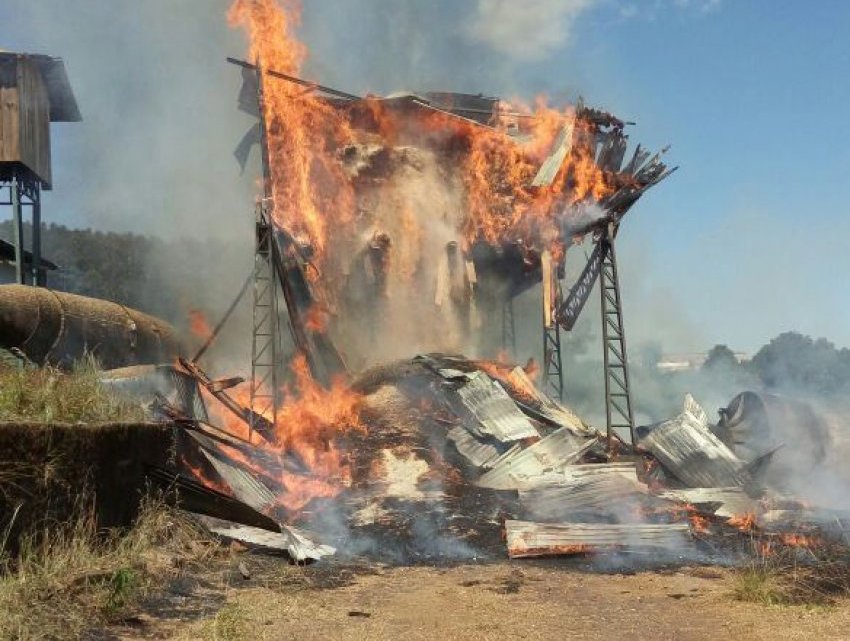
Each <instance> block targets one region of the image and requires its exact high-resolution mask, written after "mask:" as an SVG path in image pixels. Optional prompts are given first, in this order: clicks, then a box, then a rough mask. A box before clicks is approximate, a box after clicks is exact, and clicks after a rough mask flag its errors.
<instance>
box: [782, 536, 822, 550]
mask: <svg viewBox="0 0 850 641" xmlns="http://www.w3.org/2000/svg"><path fill="white" fill-rule="evenodd" d="M779 540H780V541H781V542H782V544H783V545H787V546H788V547H795V548H813V547H817V546H818V545H820V542H821V541H820V539H819V538H818V537H816V536H807V535H805V534H793V533H782V534H780V535H779Z"/></svg>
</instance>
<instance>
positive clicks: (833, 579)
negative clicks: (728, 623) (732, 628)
mask: <svg viewBox="0 0 850 641" xmlns="http://www.w3.org/2000/svg"><path fill="white" fill-rule="evenodd" d="M733 594H734V596H735V598H737V599H739V600H741V601H748V602H750V603H761V604H763V605H804V606H827V605H831V604H833V603H834V602H835V601H836V599H838V598H840V597H846V596H847V595H850V549H848V547H847V546H846V544H844V543H843V542H838V541H836V542H831V543H830V542H822V543H821V544H820V545H818V546H817V547H816V548H814V549H808V548H805V549H803V548H795V547H786V548H778V549H775V550H773V551H771V553H770V554H761V553H759V554H757V555H756V557H755V559H754V560H753V561H752V562H751V563H750V565H748V566H747V567H745V568H742V569H741V570H739V571H738V573H737V578H736V582H735V586H734V588H733Z"/></svg>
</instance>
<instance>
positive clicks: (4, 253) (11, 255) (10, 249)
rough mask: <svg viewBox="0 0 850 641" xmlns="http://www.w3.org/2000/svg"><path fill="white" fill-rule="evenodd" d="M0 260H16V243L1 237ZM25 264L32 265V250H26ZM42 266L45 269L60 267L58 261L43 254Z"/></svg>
mask: <svg viewBox="0 0 850 641" xmlns="http://www.w3.org/2000/svg"><path fill="white" fill-rule="evenodd" d="M0 260H4V261H9V262H11V261H14V260H15V245H14V244H13V243H10V242H7V241H5V240H3V239H2V238H0ZM24 265H32V252H29V251H27V250H26V249H25V250H24ZM41 267H42V268H43V269H50V270H53V269H59V266H58V265H57V264H56V263H53V262H51V261H49V260H47V259H46V258H44V257H43V256H42V258H41Z"/></svg>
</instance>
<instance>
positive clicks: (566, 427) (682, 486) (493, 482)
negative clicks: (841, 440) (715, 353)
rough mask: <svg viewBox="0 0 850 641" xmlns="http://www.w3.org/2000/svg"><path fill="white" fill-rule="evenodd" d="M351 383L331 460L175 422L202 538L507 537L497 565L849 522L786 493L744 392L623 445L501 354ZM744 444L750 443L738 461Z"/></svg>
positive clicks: (310, 554)
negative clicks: (713, 417)
mask: <svg viewBox="0 0 850 641" xmlns="http://www.w3.org/2000/svg"><path fill="white" fill-rule="evenodd" d="M349 392H350V393H354V394H356V395H357V397H358V399H359V400H358V401H357V415H358V417H357V419H356V420H357V421H359V422H360V425H359V426H358V427H357V429H350V430H339V431H335V432H331V431H328V432H327V433H326V437H327V441H326V442H325V443H324V445H323V447H324V448H325V449H324V454H328V453H332V454H333V456H332V459H333V461H334V462H335V465H336V467H333V469H332V466H330V465H328V464H327V463H326V462H325V463H323V462H322V456H323V453H322V452H317V453H312V454H311V453H310V452H311V451H310V450H303V449H301V450H299V449H297V448H294V447H289V448H287V444H284V443H282V444H279V447H278V448H277V449H275V448H271V449H270V448H269V447H268V446H267V445H264V444H258V443H257V438H256V435H255V437H254V443H250V442H248V441H247V440H244V439H242V438H239V437H237V436H236V435H233V434H225V433H223V432H221V431H220V430H219V429H217V428H213V427H212V426H211V425H209V424H208V423H205V422H202V421H197V420H195V421H186V422H184V426H185V427H187V428H188V429H186V430H185V432H184V435H183V436H184V437H183V438H182V439H181V440H180V442H181V451H180V453H179V454H180V456H179V458H180V461H181V464H180V469H179V473H178V474H177V475H176V476H175V475H164V474H162V471H161V472H160V474H161V477H162V478H163V479H165V478H166V477H167V478H168V481H169V483H171V484H174V483H175V482H176V483H177V484H178V485H179V487H180V488H181V496H183V499H182V500H183V503H184V507H185V508H186V509H189V510H191V511H194V512H197V513H201V514H204V515H205V516H199V518H200V519H201V520H203V521H204V522H205V523H206V524H207V526H208V527H209V528H210V530H211V531H213V532H214V533H216V534H218V535H221V536H223V537H225V538H227V539H235V540H239V541H241V542H243V543H244V544H247V545H249V546H254V547H259V548H263V549H266V550H282V551H284V552H286V553H288V554H289V555H290V557H291V558H293V559H294V560H296V561H305V560H317V559H319V558H321V557H323V556H327V555H329V554H334V553H337V554H338V555H339V556H341V557H346V558H347V557H351V556H366V557H370V558H374V559H379V560H381V561H384V562H397V563H416V562H435V561H446V560H452V559H465V558H476V557H477V558H481V557H489V558H498V557H500V556H502V555H504V549H505V541H506V543H507V552H508V555H509V556H510V557H511V558H524V557H541V556H553V555H576V554H581V555H586V554H593V555H595V557H596V558H606V557H607V558H616V556H617V555H619V554H620V553H621V552H624V551H625V552H628V553H629V554H630V558H636V556H637V558H641V559H644V561H643V562H645V563H646V562H651V561H661V562H665V563H675V562H693V561H699V560H705V561H708V560H712V561H724V562H735V561H740V560H742V559H744V558H746V557H747V555H749V554H753V553H758V554H763V553H765V551H767V550H776V549H779V548H793V549H794V550H795V553H798V554H800V555H802V557H805V556H806V555H811V554H813V549H816V548H817V546H819V545H827V544H828V543H830V542H833V541H841V540H843V536H844V532H845V527H846V526H847V524H848V522H850V515H845V514H841V513H837V512H830V511H828V510H817V509H815V508H812V507H810V506H806V505H804V504H803V503H802V502H800V501H797V500H794V499H793V498H790V497H789V496H787V495H786V494H783V491H784V490H783V488H782V487H781V486H780V485H779V484H778V483H776V482H775V480H774V477H775V474H774V473H775V472H776V470H777V469H779V470H780V471H781V466H780V467H779V468H777V465H778V464H779V463H781V461H778V460H777V449H776V447H775V446H774V445H773V444H772V443H771V442H770V435H769V433H765V432H764V429H765V428H764V421H765V420H766V419H765V416H764V415H763V413H759V410H758V408H755V406H756V405H757V403H756V402H755V401H754V400H753V398H752V397H746V398H745V397H742V398H744V401H742V400H741V398H739V399H736V400H735V402H734V403H733V404H732V406H731V407H730V410H729V412H727V413H726V415H725V416H726V418H725V419H724V420H723V421H721V423H720V424H718V425H711V424H710V422H709V419H708V416H707V414H706V412H705V411H704V410H703V409H702V408H701V407H700V406H699V405H698V404H697V403H696V401H694V400H693V398H691V397H690V396H688V397H687V398H686V401H685V406H684V409H683V412H682V413H681V414H680V415H679V416H676V417H674V418H672V419H670V420H668V421H665V422H662V423H659V424H657V425H654V426H648V427H644V428H640V429H639V430H638V436H639V439H638V442H637V444H636V445H635V446H631V445H630V444H628V443H626V442H624V441H622V440H620V439H617V438H616V437H615V438H614V440H613V441H612V442H610V443H609V442H607V440H606V438H605V437H604V436H603V435H602V434H600V433H599V432H598V431H596V430H595V429H594V428H592V427H591V426H589V425H587V424H586V423H584V422H583V421H582V420H581V419H580V418H579V417H578V416H577V415H576V414H575V413H574V412H572V411H571V410H569V408H567V407H564V406H563V405H561V404H559V403H557V402H555V401H554V400H552V399H551V398H549V397H547V396H545V395H543V394H541V393H540V392H539V391H538V390H537V389H536V387H535V385H534V384H533V382H532V380H531V378H530V377H529V375H528V373H527V372H526V371H525V370H524V369H522V368H521V367H514V366H510V365H506V364H502V363H495V362H489V361H473V360H470V359H468V358H465V357H462V356H450V355H444V354H428V355H421V356H417V357H416V358H414V359H412V360H407V361H399V362H396V363H393V364H391V365H385V366H381V367H377V368H373V369H372V370H369V371H368V372H366V373H365V374H363V375H361V376H360V377H359V378H358V379H357V380H356V381H355V382H354V383H353V384H352V385H351V387H350V389H349ZM747 399H748V400H747ZM746 404H748V405H749V406H750V407H749V409H747V408H746V407H744V405H746ZM754 408H755V409H754ZM754 426H760V427H758V429H756V428H755V427H754ZM760 430H761V431H760ZM745 435H750V436H751V438H746V439H745V438H743V437H744V436H745ZM756 437H758V438H761V439H763V442H762V445H763V448H764V450H763V451H762V452H761V453H759V454H756V455H754V456H749V457H748V458H743V452H745V451H747V452H752V450H753V448H754V447H755V443H754V439H755V438H756ZM724 439H725V441H724ZM736 440H737V442H738V445H736V443H735V441H736ZM744 440H746V441H747V448H748V449H746V450H745V449H743V448H742V447H741V445H740V444H741V443H742V442H743V441H744ZM314 445H315V443H314ZM780 476H781V474H780ZM612 555H614V556H613V557H612Z"/></svg>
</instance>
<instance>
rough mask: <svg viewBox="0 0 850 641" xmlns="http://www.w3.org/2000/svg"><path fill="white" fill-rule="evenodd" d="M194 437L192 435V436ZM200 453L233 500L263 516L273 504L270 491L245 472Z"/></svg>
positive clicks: (207, 454)
mask: <svg viewBox="0 0 850 641" xmlns="http://www.w3.org/2000/svg"><path fill="white" fill-rule="evenodd" d="M193 436H194V435H193ZM201 453H202V454H203V455H204V457H205V458H206V459H207V460H208V461H209V462H210V465H212V466H213V468H214V469H215V471H216V472H217V473H218V475H219V476H220V477H221V478H222V480H224V482H225V483H227V485H229V486H230V489H231V491H232V492H233V496H234V498H236V499H238V500H240V501H242V502H243V503H245V504H246V505H250V506H251V507H252V508H254V509H255V510H257V512H261V513H263V514H265V513H266V512H267V511H268V510H269V508H271V507H272V506H273V505H274V504H275V496H274V494H272V492H271V490H269V488H267V487H266V486H265V485H263V484H262V483H260V482H259V481H258V480H257V479H255V478H254V477H253V476H251V475H250V474H249V473H248V472H246V471H245V470H242V469H240V468H238V467H235V466H233V465H230V464H229V463H225V462H224V461H222V460H221V459H220V458H218V457H217V456H215V455H213V454H211V453H209V452H208V451H207V450H206V449H204V448H201Z"/></svg>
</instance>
